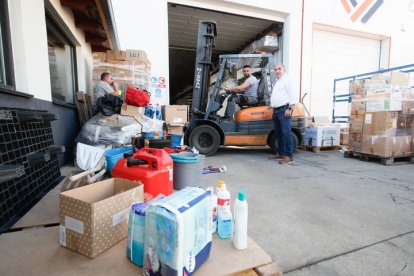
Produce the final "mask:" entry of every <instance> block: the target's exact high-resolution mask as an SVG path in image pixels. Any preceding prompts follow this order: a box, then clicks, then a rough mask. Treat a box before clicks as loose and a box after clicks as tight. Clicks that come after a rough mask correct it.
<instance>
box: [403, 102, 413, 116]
mask: <svg viewBox="0 0 414 276" xmlns="http://www.w3.org/2000/svg"><path fill="white" fill-rule="evenodd" d="M401 109H402V113H403V114H414V100H408V101H403V102H402V108H401Z"/></svg>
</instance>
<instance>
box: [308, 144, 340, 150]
mask: <svg viewBox="0 0 414 276" xmlns="http://www.w3.org/2000/svg"><path fill="white" fill-rule="evenodd" d="M339 149H340V146H329V147H327V146H326V147H312V146H306V145H302V150H305V151H313V152H331V151H338V150H339Z"/></svg>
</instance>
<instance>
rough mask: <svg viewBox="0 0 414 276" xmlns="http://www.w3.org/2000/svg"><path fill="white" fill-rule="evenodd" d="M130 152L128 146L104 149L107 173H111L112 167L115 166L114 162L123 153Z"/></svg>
mask: <svg viewBox="0 0 414 276" xmlns="http://www.w3.org/2000/svg"><path fill="white" fill-rule="evenodd" d="M126 152H132V149H130V148H117V149H111V150H107V151H105V157H106V168H107V170H108V172H109V174H111V175H112V169H113V167H114V166H115V164H116V162H118V160H119V159H121V158H122V157H123V156H124V153H126Z"/></svg>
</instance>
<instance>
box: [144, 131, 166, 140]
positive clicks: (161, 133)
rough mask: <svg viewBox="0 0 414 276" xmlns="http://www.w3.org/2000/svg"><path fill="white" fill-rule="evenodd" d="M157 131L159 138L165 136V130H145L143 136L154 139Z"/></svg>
mask: <svg viewBox="0 0 414 276" xmlns="http://www.w3.org/2000/svg"><path fill="white" fill-rule="evenodd" d="M155 133H157V135H158V136H157V138H164V132H163V131H151V132H143V133H142V136H143V137H144V138H147V139H154V138H155Z"/></svg>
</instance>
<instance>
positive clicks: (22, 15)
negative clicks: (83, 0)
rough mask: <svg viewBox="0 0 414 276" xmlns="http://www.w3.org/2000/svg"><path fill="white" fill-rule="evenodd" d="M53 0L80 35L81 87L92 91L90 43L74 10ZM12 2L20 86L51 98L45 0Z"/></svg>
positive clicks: (77, 45)
mask: <svg viewBox="0 0 414 276" xmlns="http://www.w3.org/2000/svg"><path fill="white" fill-rule="evenodd" d="M46 1H47V0H46ZM50 2H51V4H52V5H53V7H54V9H55V10H56V12H57V13H58V14H59V16H60V17H61V18H62V20H63V21H64V22H65V24H66V27H67V28H68V29H69V30H70V32H71V33H72V35H73V36H74V37H75V39H76V56H77V71H78V89H79V90H80V91H86V92H91V78H90V76H91V70H92V52H91V48H90V45H89V44H87V43H86V42H85V38H84V34H83V32H82V31H81V30H79V29H77V28H76V27H75V22H74V19H73V15H72V12H71V11H70V10H69V9H66V8H63V7H62V6H61V5H60V1H59V0H51V1H50ZM8 4H9V17H10V28H11V42H12V52H13V60H14V69H15V72H14V75H15V82H16V90H17V91H19V92H24V93H27V94H31V95H33V96H34V97H35V98H38V99H41V100H46V101H51V100H52V94H51V86H50V77H49V76H50V73H49V59H48V49H47V32H46V21H45V4H44V0H31V1H24V0H13V1H8Z"/></svg>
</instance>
